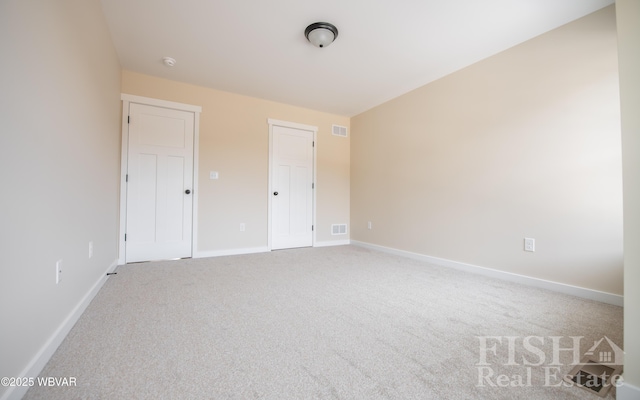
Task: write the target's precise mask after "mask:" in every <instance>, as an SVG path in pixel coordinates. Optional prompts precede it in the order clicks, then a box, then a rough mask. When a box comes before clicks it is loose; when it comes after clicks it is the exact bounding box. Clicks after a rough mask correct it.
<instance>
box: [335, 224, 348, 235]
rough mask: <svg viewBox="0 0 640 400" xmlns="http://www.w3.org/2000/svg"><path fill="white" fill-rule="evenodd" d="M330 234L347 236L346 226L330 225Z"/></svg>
mask: <svg viewBox="0 0 640 400" xmlns="http://www.w3.org/2000/svg"><path fill="white" fill-rule="evenodd" d="M331 234H332V235H346V234H347V224H333V225H331Z"/></svg>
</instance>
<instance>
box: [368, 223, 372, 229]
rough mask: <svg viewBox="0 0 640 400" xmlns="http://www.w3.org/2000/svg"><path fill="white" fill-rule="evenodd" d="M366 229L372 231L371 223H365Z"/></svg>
mask: <svg viewBox="0 0 640 400" xmlns="http://www.w3.org/2000/svg"><path fill="white" fill-rule="evenodd" d="M367 229H372V225H371V221H369V222H367Z"/></svg>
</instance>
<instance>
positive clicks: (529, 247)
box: [524, 238, 536, 251]
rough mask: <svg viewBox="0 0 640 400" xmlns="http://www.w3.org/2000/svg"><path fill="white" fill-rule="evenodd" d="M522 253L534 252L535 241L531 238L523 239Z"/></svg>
mask: <svg viewBox="0 0 640 400" xmlns="http://www.w3.org/2000/svg"><path fill="white" fill-rule="evenodd" d="M524 251H536V240H535V239H533V238H524Z"/></svg>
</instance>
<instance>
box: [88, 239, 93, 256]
mask: <svg viewBox="0 0 640 400" xmlns="http://www.w3.org/2000/svg"><path fill="white" fill-rule="evenodd" d="M91 257H93V242H89V258H91Z"/></svg>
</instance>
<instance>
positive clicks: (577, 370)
mask: <svg viewBox="0 0 640 400" xmlns="http://www.w3.org/2000/svg"><path fill="white" fill-rule="evenodd" d="M621 374H622V366H621V365H610V364H604V363H599V362H596V361H595V360H594V359H591V358H589V357H585V358H584V359H583V360H582V362H581V363H580V364H578V365H576V366H575V367H574V368H573V369H572V370H571V372H569V374H568V375H567V376H565V378H564V380H565V381H567V383H569V384H572V385H574V386H578V387H580V388H582V389H585V390H588V391H590V392H591V393H593V394H595V395H598V396H600V397H605V396H606V395H607V393H609V390H611V388H612V387H613V386H614V385H615V383H616V381H617V380H618V379H619V378H620V376H621Z"/></svg>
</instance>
